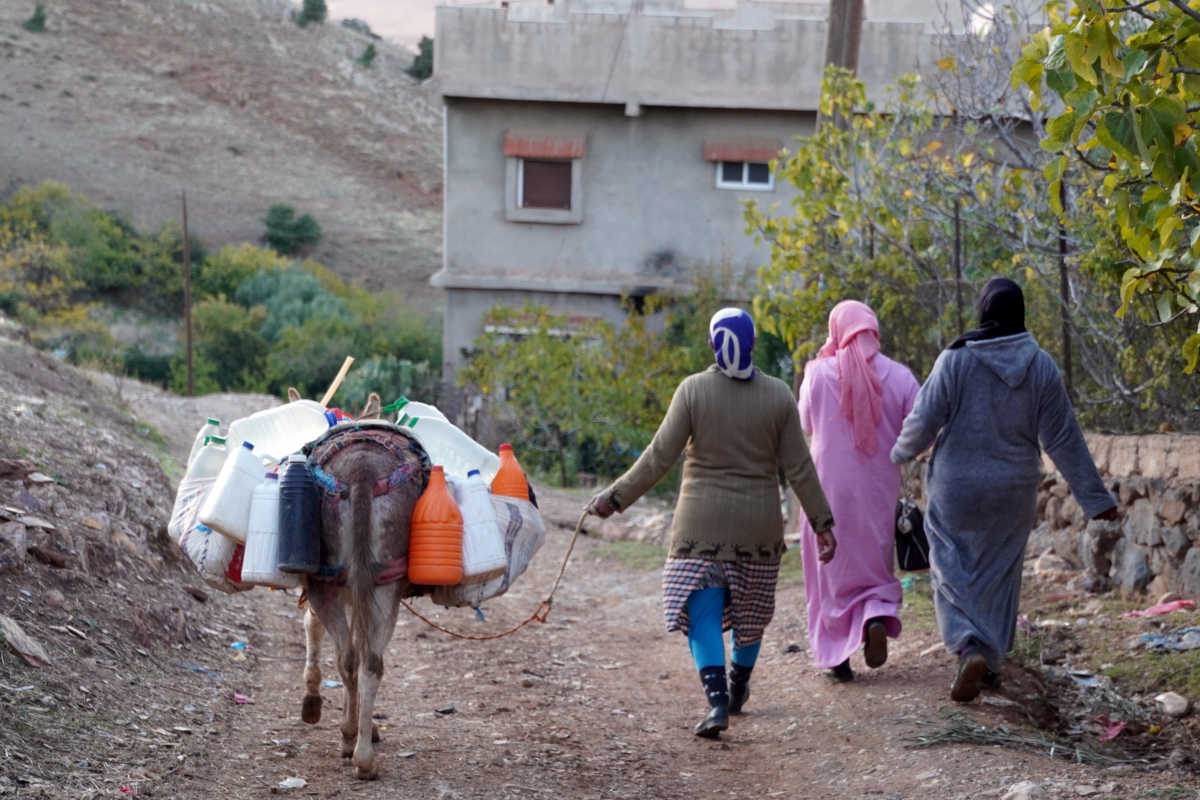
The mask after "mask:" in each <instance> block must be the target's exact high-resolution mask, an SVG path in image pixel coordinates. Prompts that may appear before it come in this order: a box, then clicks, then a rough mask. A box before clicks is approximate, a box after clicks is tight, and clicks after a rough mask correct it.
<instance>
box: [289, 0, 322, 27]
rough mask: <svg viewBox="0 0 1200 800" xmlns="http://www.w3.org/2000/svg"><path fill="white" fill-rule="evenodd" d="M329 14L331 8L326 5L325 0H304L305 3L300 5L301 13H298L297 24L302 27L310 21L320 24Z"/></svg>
mask: <svg viewBox="0 0 1200 800" xmlns="http://www.w3.org/2000/svg"><path fill="white" fill-rule="evenodd" d="M328 14H329V9H328V8H326V7H325V0H304V4H303V5H302V6H301V7H300V13H299V14H297V15H296V24H297V25H299V26H300V27H301V28H303V27H306V26H307V25H308V24H309V23H310V22H313V23H316V24H317V25H320V24H321V23H323V22H324V21H325V17H326V16H328Z"/></svg>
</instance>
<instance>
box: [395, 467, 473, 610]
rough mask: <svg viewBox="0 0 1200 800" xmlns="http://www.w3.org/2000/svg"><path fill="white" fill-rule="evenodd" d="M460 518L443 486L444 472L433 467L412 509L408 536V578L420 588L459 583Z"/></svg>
mask: <svg viewBox="0 0 1200 800" xmlns="http://www.w3.org/2000/svg"><path fill="white" fill-rule="evenodd" d="M462 540H463V517H462V512H461V511H459V510H458V504H457V503H455V502H454V498H453V497H451V496H450V490H449V489H448V488H447V487H446V473H445V472H444V471H443V470H442V468H441V467H440V466H435V467H433V469H432V470H431V471H430V473H429V485H428V486H426V487H425V491H424V492H423V493H422V494H421V496H420V497H419V498H418V499H417V505H416V506H415V507H414V508H413V513H412V525H411V527H410V529H409V537H408V579H409V580H410V581H412V582H413V583H417V584H421V585H422V586H455V585H457V584H459V583H461V582H462V577H463V562H462V547H463V545H462Z"/></svg>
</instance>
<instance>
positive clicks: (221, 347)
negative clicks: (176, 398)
mask: <svg viewBox="0 0 1200 800" xmlns="http://www.w3.org/2000/svg"><path fill="white" fill-rule="evenodd" d="M266 316H267V312H266V310H265V309H263V308H261V307H260V308H251V309H247V308H243V307H242V306H239V305H237V304H236V303H231V302H228V301H226V300H205V301H203V302H201V303H198V304H197V305H196V306H195V308H193V309H192V340H193V348H194V349H193V358H194V360H195V358H197V357H198V358H203V359H204V360H206V361H208V362H209V363H211V364H213V365H214V366H215V367H216V370H217V371H216V373H215V374H214V380H215V381H216V384H217V385H218V386H219V387H220V389H221V390H222V391H228V390H231V389H239V390H242V391H258V390H259V388H261V386H262V372H263V366H264V364H265V362H266V358H267V353H268V351H269V350H270V346H269V345H268V343H267V341H266V340H265V339H263V337H262V334H261V333H259V329H260V328H261V327H262V324H263V322H264V320H265V319H266ZM194 371H195V365H194V364H193V372H194ZM185 378H186V376H185ZM172 385H173V386H174V385H175V369H174V367H172Z"/></svg>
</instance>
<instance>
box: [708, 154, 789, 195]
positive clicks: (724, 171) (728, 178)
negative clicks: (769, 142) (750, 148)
mask: <svg viewBox="0 0 1200 800" xmlns="http://www.w3.org/2000/svg"><path fill="white" fill-rule="evenodd" d="M717 188H718V189H750V190H754V191H761V192H768V191H770V190H772V189H774V188H775V175H774V173H772V172H771V167H770V165H769V164H768V163H767V162H766V161H718V162H717Z"/></svg>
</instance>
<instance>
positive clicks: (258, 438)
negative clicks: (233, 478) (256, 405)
mask: <svg viewBox="0 0 1200 800" xmlns="http://www.w3.org/2000/svg"><path fill="white" fill-rule="evenodd" d="M328 429H329V421H328V420H327V419H325V408H324V407H323V406H322V405H321V404H320V403H318V402H317V401H315V400H296V401H293V402H291V403H285V404H284V405H281V406H276V407H275V408H267V409H263V410H262V411H256V412H255V413H253V414H251V415H250V416H248V417H242V418H241V419H235V420H234V421H233V422H231V423H230V424H229V432H228V433H226V434H225V437H226V438H227V439H229V440H230V441H231V442H241V441H248V442H254V448H255V452H256V453H257V454H258V456H259V457H260V458H261V459H262V463H263V464H265V465H266V466H274V465H276V464H278V463H280V462H281V461H283V460H284V459H285V458H287V457H288V455H289V454H290V453H294V452H296V451H297V450H299V449H300V448H302V447H303V446H304V445H306V444H308V443H309V442H311V441H312V440H313V439H316V438H317V437H318V436H320V435H321V434H322V433H324V432H325V431H326V430H328ZM259 471H260V472H261V471H262V470H261V469H260V470H259Z"/></svg>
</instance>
